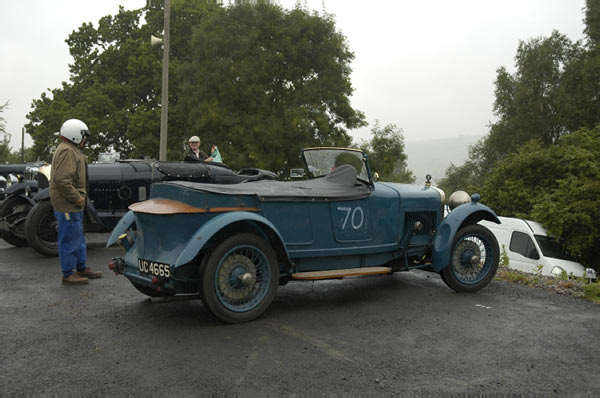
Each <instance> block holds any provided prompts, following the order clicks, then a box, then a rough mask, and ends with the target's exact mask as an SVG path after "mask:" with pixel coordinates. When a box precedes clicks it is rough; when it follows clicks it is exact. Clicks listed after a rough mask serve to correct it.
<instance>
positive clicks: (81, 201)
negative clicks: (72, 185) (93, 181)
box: [75, 196, 85, 207]
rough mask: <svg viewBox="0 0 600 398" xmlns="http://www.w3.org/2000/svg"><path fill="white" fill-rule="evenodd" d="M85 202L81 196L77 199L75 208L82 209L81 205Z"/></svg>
mask: <svg viewBox="0 0 600 398" xmlns="http://www.w3.org/2000/svg"><path fill="white" fill-rule="evenodd" d="M84 202H85V198H84V197H83V196H80V197H79V200H78V201H77V203H75V206H77V207H83V203H84Z"/></svg>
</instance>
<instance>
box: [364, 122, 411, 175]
mask: <svg viewBox="0 0 600 398" xmlns="http://www.w3.org/2000/svg"><path fill="white" fill-rule="evenodd" d="M371 135H372V137H371V140H370V141H363V142H362V143H361V144H360V148H361V149H362V150H363V151H364V152H365V153H367V155H368V157H369V164H370V166H371V170H372V171H373V172H377V173H378V174H379V179H380V180H381V181H389V182H404V183H414V182H415V176H414V174H413V173H412V171H410V170H409V169H408V165H407V163H406V160H407V159H408V157H407V155H406V154H405V153H404V135H403V134H402V129H400V128H398V127H397V126H396V125H394V124H388V125H386V126H385V127H383V128H382V127H380V126H379V122H376V123H375V126H374V127H373V128H372V129H371Z"/></svg>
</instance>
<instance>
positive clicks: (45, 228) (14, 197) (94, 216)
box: [0, 160, 277, 256]
mask: <svg viewBox="0 0 600 398" xmlns="http://www.w3.org/2000/svg"><path fill="white" fill-rule="evenodd" d="M50 167H51V166H50V165H48V164H45V165H37V168H30V169H28V171H27V172H25V178H24V181H22V182H21V183H19V184H14V185H12V186H11V187H10V188H9V189H8V190H7V191H6V195H7V198H6V200H5V201H4V203H3V204H2V206H1V207H0V236H2V238H4V240H5V241H7V242H8V243H10V244H12V245H14V246H27V245H29V246H31V247H32V248H33V249H34V250H36V251H37V252H39V253H41V254H44V255H47V256H56V255H58V246H57V238H58V234H57V224H56V218H55V216H54V210H53V209H52V204H51V203H50V191H49V188H48V186H49V182H48V180H49V178H50ZM88 174H89V186H88V193H89V194H88V202H87V205H86V208H85V229H86V232H110V231H111V230H112V229H113V227H114V226H115V225H116V223H117V222H118V221H119V219H120V218H121V217H122V216H123V215H124V214H125V213H126V212H127V211H128V209H127V207H128V206H129V205H130V204H132V203H136V202H139V201H141V200H146V199H147V197H148V192H149V191H150V185H151V184H152V183H154V182H157V181H172V180H185V181H195V182H200V183H217V184H235V183H239V182H243V181H253V180H260V179H276V178H277V175H276V174H275V173H272V172H270V171H267V170H261V169H250V168H248V169H242V170H240V171H239V172H234V171H232V170H231V169H230V168H229V167H228V166H226V165H224V164H222V163H213V162H185V163H184V162H158V161H155V160H122V161H116V162H114V163H106V164H98V163H93V164H90V165H89V166H88Z"/></svg>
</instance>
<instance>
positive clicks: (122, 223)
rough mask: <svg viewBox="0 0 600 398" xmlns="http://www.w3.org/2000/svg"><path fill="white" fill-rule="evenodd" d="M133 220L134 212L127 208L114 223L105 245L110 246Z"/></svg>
mask: <svg viewBox="0 0 600 398" xmlns="http://www.w3.org/2000/svg"><path fill="white" fill-rule="evenodd" d="M134 222H135V213H134V212H133V211H131V210H129V211H128V212H127V213H125V215H124V216H123V217H121V219H120V220H119V222H118V223H117V225H115V227H114V228H113V230H112V232H111V233H110V236H109V238H108V242H106V247H111V246H112V245H114V244H115V243H117V241H118V240H119V236H121V235H122V234H124V233H125V232H126V231H127V229H128V228H129V227H130V226H131V224H133V223H134Z"/></svg>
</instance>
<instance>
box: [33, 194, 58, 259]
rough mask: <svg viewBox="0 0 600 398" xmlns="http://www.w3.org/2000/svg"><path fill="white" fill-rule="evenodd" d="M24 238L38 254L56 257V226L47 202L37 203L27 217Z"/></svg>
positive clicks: (52, 212)
mask: <svg viewBox="0 0 600 398" xmlns="http://www.w3.org/2000/svg"><path fill="white" fill-rule="evenodd" d="M25 237H26V238H27V242H29V245H30V246H31V247H32V248H33V249H35V251H37V252H38V253H40V254H43V255H44V256H48V257H55V256H58V224H57V222H56V216H55V215H54V209H53V208H52V203H50V201H49V200H43V201H41V202H38V203H37V204H36V205H35V206H33V208H32V209H31V211H30V212H29V214H28V215H27V219H26V220H25Z"/></svg>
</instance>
